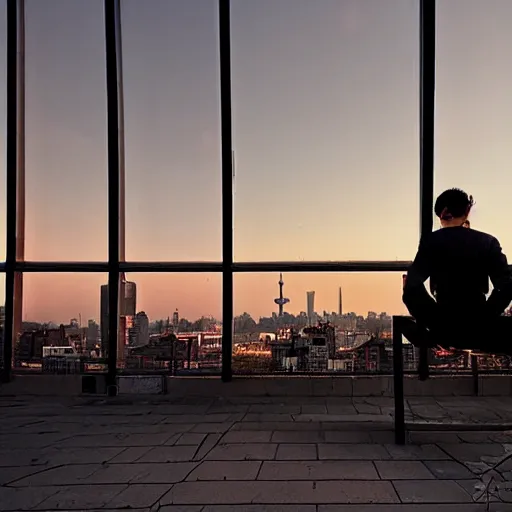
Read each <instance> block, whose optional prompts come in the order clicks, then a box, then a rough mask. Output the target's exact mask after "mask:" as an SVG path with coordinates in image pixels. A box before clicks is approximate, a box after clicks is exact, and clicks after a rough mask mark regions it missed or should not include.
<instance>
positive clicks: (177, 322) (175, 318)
mask: <svg viewBox="0 0 512 512" xmlns="http://www.w3.org/2000/svg"><path fill="white" fill-rule="evenodd" d="M179 325H180V314H179V312H178V310H177V309H176V311H175V312H174V313H173V314H172V326H173V327H174V331H175V332H178V326H179Z"/></svg>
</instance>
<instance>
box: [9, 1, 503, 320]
mask: <svg viewBox="0 0 512 512" xmlns="http://www.w3.org/2000/svg"><path fill="white" fill-rule="evenodd" d="M216 6H217V4H216V2H215V1H214V0H204V1H201V2H199V1H197V2H196V1H188V2H171V1H170V0H154V1H153V2H152V4H151V7H152V8H151V9H144V10H142V9H140V3H139V2H137V1H136V0H123V2H122V21H123V42H124V48H123V55H124V72H125V106H126V181H127V183H126V186H127V197H126V200H127V211H126V215H127V224H126V229H127V259H128V260H148V261H151V260H219V259H220V257H221V243H222V240H221V196H220V156H219V153H220V134H219V128H220V123H219V111H218V110H219V84H218V41H217V14H216ZM26 15H27V23H26V34H27V41H26V45H27V56H26V57H27V59H26V74H27V76H26V79H27V91H26V101H27V105H26V115H27V119H26V126H27V138H26V144H27V147H26V149H27V167H26V184H27V185H26V186H27V194H26V202H27V214H26V222H27V223H26V258H27V259H28V260H48V261H49V260H57V261H59V260H60V261H65V260H97V261H101V260H105V259H106V255H107V202H106V201H107V173H106V168H107V167H106V143H105V141H106V124H105V111H106V97H105V69H104V65H105V58H104V39H103V31H104V24H103V21H104V20H103V2H101V1H100V0H90V2H88V3H87V4H86V3H85V2H81V1H76V0H59V1H56V0H46V1H45V3H44V4H43V3H42V2H36V1H31V0H28V1H27V2H26ZM510 15H512V5H511V4H510V2H507V1H506V0H493V1H489V2H487V3H485V5H483V4H482V3H481V2H478V1H475V0H463V1H462V0H450V1H449V2H448V1H444V2H443V1H439V2H438V9H437V17H438V28H437V82H436V93H437V103H436V116H437V117H436V148H435V154H436V175H435V178H436V182H435V185H436V192H439V191H441V190H442V189H444V188H446V187H448V186H461V187H463V188H466V189H467V190H468V192H470V193H471V194H473V195H474V196H475V199H476V202H477V205H476V207H475V210H474V212H473V215H472V219H471V220H472V226H473V227H474V228H476V229H483V230H488V231H491V232H492V233H493V234H495V235H496V236H497V237H498V238H499V239H500V240H501V242H502V244H503V247H504V249H505V252H508V253H509V255H510V254H512V234H511V233H510V232H509V230H508V229H507V228H508V225H507V222H506V220H507V218H508V216H507V215H506V207H505V214H504V212H503V205H507V204H508V197H507V190H508V188H509V187H508V186H507V185H508V181H507V180H509V179H510V178H508V177H507V176H506V175H505V172H504V170H505V169H507V168H508V167H509V166H510V164H512V156H511V154H510V152H509V150H508V145H509V143H508V141H509V140H510V135H511V134H512V133H511V132H512V127H511V126H510V122H509V120H510V119H511V118H512V117H511V115H510V114H511V113H512V102H511V101H510V99H509V93H508V91H509V90H510V86H511V85H512V72H511V71H510V70H509V69H508V68H507V67H506V66H503V64H502V63H503V62H506V60H507V59H508V53H509V48H511V47H512V36H511V35H510V31H509V27H508V24H507V20H508V19H509V17H510ZM418 19H419V13H418V5H417V2H410V1H408V0H389V1H388V2H386V3H385V4H384V3H383V2H382V3H379V2H371V1H366V0H357V1H356V0H345V1H340V0H322V1H321V2H317V3H315V2H310V1H309V0H281V1H279V2H277V1H274V0H261V1H260V2H241V1H240V2H237V1H233V2H232V47H233V60H232V78H233V140H234V150H235V163H236V180H235V188H236V194H235V216H234V219H235V220H234V245H235V259H237V260H246V261H251V260H253V261H254V260H292V261H301V260H347V259H367V260H372V259H373V260H375V259H378V260H395V259H404V260H409V259H412V258H413V256H414V253H415V250H416V247H417V241H418V226H419V204H418V202H419V134H418V131H419V107H418V105H419V97H418V96H419V92H418V91H419V56H418V54H419V48H418V41H419V34H418ZM476 28H478V32H477V33H478V38H475V36H474V35H475V30H476ZM184 48H186V51H185V50H184ZM4 50H5V5H4V4H2V6H1V7H0V87H1V88H0V96H2V97H5V79H4V80H1V77H2V75H1V74H2V73H5V51H4ZM476 70H478V73H475V71H476ZM4 78H5V77H4ZM4 103H5V102H4ZM2 119H5V105H2V106H1V108H0V121H1V120H2ZM0 144H1V145H2V147H1V152H5V138H0ZM369 148H371V150H369ZM484 169H485V172H482V170H484ZM4 178H5V168H4V167H3V166H2V167H0V211H5V179H4ZM489 183H491V184H493V185H496V186H488V184H489ZM498 183H499V184H500V186H497V184H498ZM269 205H270V207H269ZM4 224H5V223H0V259H2V258H3V257H4V256H5V227H4ZM50 276H53V277H52V278H50V277H49V276H46V277H43V276H31V275H29V274H27V275H26V276H25V292H24V315H23V317H24V318H29V317H30V318H39V317H40V318H41V319H43V318H44V317H45V316H51V317H53V318H54V319H57V318H59V319H61V320H64V321H68V320H69V318H71V317H74V316H76V315H77V314H78V313H80V312H82V314H83V316H84V317H87V316H89V314H88V313H87V312H94V313H92V314H91V315H90V317H91V318H97V317H98V313H97V312H98V311H99V286H100V285H101V284H104V283H105V282H106V275H101V276H99V277H98V279H96V277H95V278H94V279H92V277H91V276H90V275H84V276H82V277H81V278H76V279H78V281H76V282H75V278H71V277H69V276H67V277H66V276H62V275H57V274H53V275H50ZM139 276H140V279H139ZM157 276H158V277H153V276H151V277H148V276H143V275H142V274H140V275H137V276H136V278H131V277H130V279H132V280H134V281H136V282H137V285H138V289H139V291H140V294H141V296H140V302H139V304H140V308H138V309H139V310H140V309H143V308H144V309H145V310H147V312H148V314H151V315H152V314H153V313H152V311H154V312H155V313H154V315H155V316H159V315H161V313H160V312H161V311H164V310H166V309H167V310H168V314H171V313H172V311H174V309H175V308H176V307H178V308H179V309H180V311H182V310H183V316H190V317H193V316H197V317H199V316H201V315H202V314H212V315H213V316H216V317H218V318H220V309H221V286H220V279H221V278H220V276H216V277H214V278H213V277H212V278H211V280H213V281H215V283H216V284H215V286H213V285H212V284H211V282H210V283H209V282H207V281H205V280H204V275H203V276H181V277H179V276H178V277H173V279H172V280H171V279H166V278H164V277H162V276H161V275H160V274H158V275H157ZM288 276H289V275H285V281H286V282H287V284H286V288H285V295H286V297H289V298H290V299H291V302H290V304H288V305H287V306H286V308H285V310H289V311H296V312H298V311H301V310H305V300H306V299H305V292H306V290H313V289H314V290H315V291H316V299H315V300H316V302H317V304H318V306H317V308H316V309H318V310H319V311H321V310H323V309H328V310H334V311H336V309H337V308H336V298H337V288H338V286H339V285H341V286H342V287H343V293H344V295H343V300H344V309H346V310H347V311H350V310H354V311H356V312H361V313H366V312H367V311H368V309H374V310H382V311H387V312H388V313H389V314H392V313H395V312H396V313H399V312H403V306H402V305H401V278H400V275H396V276H393V277H392V278H391V277H390V275H387V276H386V277H379V275H378V274H368V275H366V276H364V277H363V276H358V277H357V279H359V280H360V281H359V282H356V281H357V280H356V277H354V276H353V275H352V276H351V275H349V274H343V275H338V276H339V277H336V278H335V279H334V278H332V277H331V278H330V279H331V282H329V278H328V276H320V275H319V274H315V275H314V278H311V276H312V274H309V276H310V277H309V280H308V279H306V278H305V277H303V278H300V279H299V278H297V280H295V279H291V280H290V278H289V277H288ZM381 276H383V274H381ZM234 280H235V296H234V301H235V314H239V313H241V312H243V311H245V310H246V311H248V312H250V313H251V314H253V315H254V316H259V315H260V314H261V315H268V314H270V313H271V312H272V311H276V310H277V308H276V307H275V305H274V304H273V303H272V301H273V299H274V298H275V297H276V282H275V281H276V279H275V275H272V276H271V277H270V276H264V277H262V276H261V275H253V276H248V275H244V276H239V275H235V278H234ZM344 280H346V282H347V283H348V284H345V283H344ZM86 281H93V282H94V287H95V288H94V289H95V291H94V293H93V291H92V288H93V283H92V282H91V283H87V282H86ZM96 281H98V282H96ZM73 283H74V284H73ZM317 283H318V284H317ZM334 283H335V284H334ZM90 287H91V288H90ZM331 287H332V288H331ZM349 289H351V291H349ZM70 290H79V294H80V297H79V298H77V297H75V291H73V292H70ZM3 293H4V292H3V290H2V295H3ZM49 294H52V295H53V296H54V297H51V298H50V297H49ZM322 297H324V298H322ZM322 301H323V302H325V304H326V306H327V305H328V304H332V305H331V306H328V307H325V308H324V307H323V306H322ZM171 303H172V305H171ZM366 304H368V306H366ZM381 304H382V305H381ZM71 309H74V310H75V313H73V314H71V315H69V314H68V311H70V310H71ZM77 310H78V311H77ZM79 310H82V311H79ZM187 311H190V313H188V314H186V312H187ZM47 319H49V318H47Z"/></svg>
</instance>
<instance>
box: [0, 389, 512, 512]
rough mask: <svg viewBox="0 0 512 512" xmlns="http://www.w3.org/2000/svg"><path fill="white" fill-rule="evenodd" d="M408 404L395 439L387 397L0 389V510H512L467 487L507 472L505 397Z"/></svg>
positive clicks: (510, 494) (508, 495)
mask: <svg viewBox="0 0 512 512" xmlns="http://www.w3.org/2000/svg"><path fill="white" fill-rule="evenodd" d="M408 404H409V406H410V407H409V410H410V419H411V420H412V421H413V424H412V425H411V427H412V428H413V429H414V428H420V426H418V423H417V422H418V421H421V422H423V425H421V428H425V424H427V427H428V428H429V429H430V430H429V431H422V432H419V431H415V430H412V431H411V432H410V434H409V437H410V441H411V444H409V445H407V446H405V447H399V446H396V445H394V444H393V432H392V423H391V421H392V416H391V412H392V399H391V398H388V397H370V398H349V397H346V398H335V397H331V398H315V397H305V398H301V397H280V398H277V397H274V398H268V397H234V398H230V399H229V400H228V399H212V398H200V397H196V398H189V399H183V398H182V399H176V398H175V399H170V398H166V397H165V396H164V397H161V398H156V397H155V399H150V400H148V399H147V398H146V399H142V398H139V399H123V398H120V397H118V398H116V399H112V400H105V399H103V398H95V399H90V398H56V399H53V400H52V399H50V398H41V397H39V398H12V397H2V398H0V408H1V411H2V421H1V422H0V509H1V510H2V511H4V512H7V511H18V510H38V511H45V510H46V511H50V510H108V509H130V510H140V511H144V512H149V511H152V512H153V511H157V510H160V511H166V512H349V511H351V512H355V511H358V512H371V511H375V512H377V511H379V512H395V511H399V510H402V511H404V512H405V511H408V512H409V511H411V512H433V511H434V510H435V511H436V512H449V511H453V512H455V511H459V510H464V511H469V512H473V511H474V512H476V511H484V510H487V508H486V507H487V504H486V501H490V502H491V504H492V507H493V508H490V509H489V510H495V511H508V510H512V505H508V504H503V503H502V502H501V501H510V502H512V491H507V490H505V489H501V490H500V491H499V492H498V491H496V492H494V491H489V492H488V493H485V492H484V490H478V489H479V488H482V489H483V487H485V486H486V485H488V484H489V481H490V479H491V478H492V481H493V483H492V485H491V486H490V487H493V486H495V483H494V482H503V481H504V480H508V479H512V478H509V477H512V458H511V459H510V460H508V459H507V457H508V455H509V454H512V398H509V397H500V398H490V397H478V398H464V397H460V398H458V397H445V398H444V397H441V398H437V399H434V398H428V397H426V398H422V397H414V398H411V399H409V400H408ZM438 420H441V421H442V423H436V422H438ZM463 421H465V422H468V424H470V425H471V427H472V430H473V431H469V432H468V431H466V432H460V431H459V427H460V423H459V422H463ZM415 422H416V423H415ZM507 423H509V424H510V426H511V431H506V430H503V429H504V428H507ZM491 428H494V429H498V428H500V429H501V431H497V430H496V431H494V432H491V431H487V429H491ZM440 429H444V430H443V431H440ZM511 456H512V455H511ZM505 459H506V460H505ZM499 485H500V486H502V487H503V486H506V485H505V484H503V483H500V484H499ZM482 494H483V495H482ZM496 494H499V497H496V496H495V495H496ZM480 495H482V496H480ZM479 496H480V497H479ZM500 500H501V501H500Z"/></svg>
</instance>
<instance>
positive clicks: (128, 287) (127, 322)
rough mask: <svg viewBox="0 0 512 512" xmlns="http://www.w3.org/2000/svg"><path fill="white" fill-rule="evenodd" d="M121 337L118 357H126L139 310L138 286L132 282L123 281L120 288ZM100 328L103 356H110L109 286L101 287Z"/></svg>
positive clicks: (119, 324) (119, 323) (118, 341)
mask: <svg viewBox="0 0 512 512" xmlns="http://www.w3.org/2000/svg"><path fill="white" fill-rule="evenodd" d="M119 299H120V300H119V321H118V326H119V333H118V334H119V336H118V340H117V354H118V357H120V358H122V357H124V350H125V347H126V346H127V345H128V339H129V330H130V328H131V327H132V326H133V317H134V316H135V311H136V308H137V285H136V284H135V283H133V282H131V281H121V283H120V286H119ZM100 316H101V318H100V328H101V351H102V354H103V356H104V357H105V356H107V354H108V322H109V292H108V284H104V285H102V286H101V293H100Z"/></svg>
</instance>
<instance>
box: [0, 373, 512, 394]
mask: <svg viewBox="0 0 512 512" xmlns="http://www.w3.org/2000/svg"><path fill="white" fill-rule="evenodd" d="M96 378H97V379H98V384H97V386H96V387H97V393H98V394H104V393H105V389H106V388H105V381H104V376H102V375H98V376H96ZM165 379H166V384H165V386H164V388H166V389H165V392H166V395H167V396H168V397H169V398H174V397H175V398H181V397H190V396H202V397H212V398H214V397H237V396H267V397H279V396H309V397H315V396H318V397H329V396H333V397H335V396H336V397H351V396H354V397H365V396H388V397H389V396H393V377H392V376H381V375H379V376H357V377H352V376H340V377H332V376H326V377H319V376H264V377H263V376H262V377H236V378H234V379H233V380H232V381H231V382H229V383H224V382H222V381H221V380H220V378H218V377H166V378H165ZM479 388H480V395H482V396H510V395H512V376H509V375H482V376H480V377H479ZM148 389H149V388H148ZM404 391H405V395H406V396H472V395H473V381H472V378H471V377H470V376H453V375H451V376H435V377H431V378H430V379H429V380H427V381H425V382H420V381H419V380H418V379H417V377H412V376H411V377H406V378H405V382H404ZM81 394H82V376H81V375H17V376H15V377H14V379H13V380H12V381H11V382H9V383H6V384H1V385H0V396H1V395H3V396H23V395H35V396H79V395H81Z"/></svg>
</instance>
